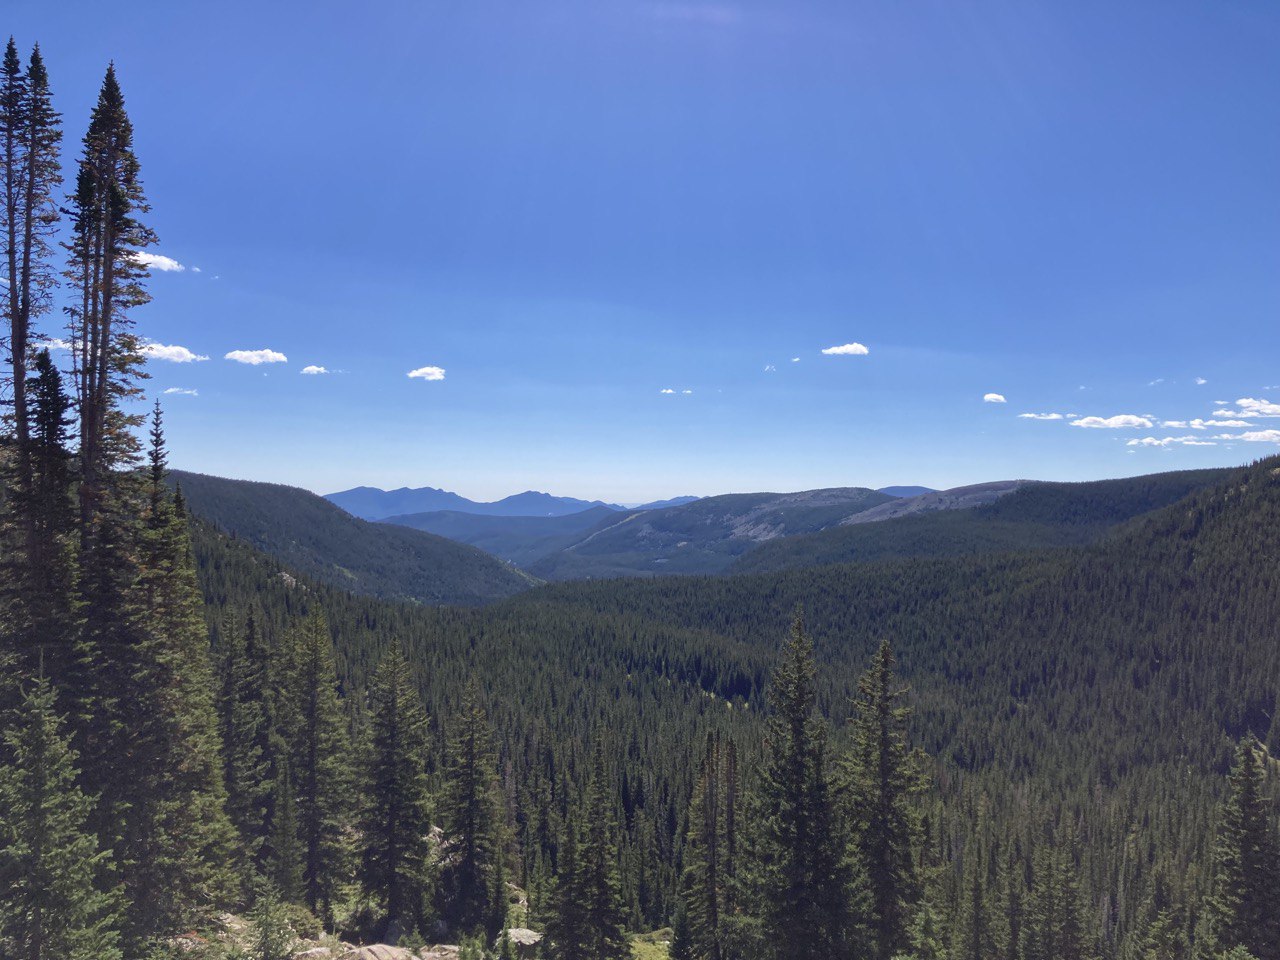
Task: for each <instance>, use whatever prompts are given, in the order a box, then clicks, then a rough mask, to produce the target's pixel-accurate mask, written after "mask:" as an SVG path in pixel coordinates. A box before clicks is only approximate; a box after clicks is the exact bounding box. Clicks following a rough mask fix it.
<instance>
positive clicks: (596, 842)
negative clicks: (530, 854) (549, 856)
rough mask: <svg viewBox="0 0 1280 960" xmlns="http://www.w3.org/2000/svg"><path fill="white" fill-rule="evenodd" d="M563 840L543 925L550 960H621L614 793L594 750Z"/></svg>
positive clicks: (626, 947) (622, 911)
mask: <svg viewBox="0 0 1280 960" xmlns="http://www.w3.org/2000/svg"><path fill="white" fill-rule="evenodd" d="M573 820H574V821H576V822H570V823H569V824H567V825H566V830H567V831H568V836H567V838H566V841H565V844H564V854H563V856H562V858H561V863H560V874H559V876H558V878H557V884H556V895H555V909H554V913H553V916H552V918H551V921H550V922H549V923H548V924H547V939H548V941H550V944H549V946H548V955H549V956H550V957H551V960H627V958H629V957H630V956H631V944H630V941H629V940H628V939H627V936H626V927H625V916H626V906H625V903H624V901H623V897H622V884H621V881H620V879H619V877H618V847H617V820H616V813H615V792H614V790H613V789H612V786H611V782H610V781H609V779H608V777H607V774H606V772H605V765H604V756H603V754H602V753H601V752H600V751H599V750H597V752H596V755H595V760H594V761H593V763H592V770H591V778H590V781H589V783H588V785H587V792H586V797H585V798H584V800H583V802H582V803H581V805H580V806H579V808H578V810H577V814H576V816H575V817H574V818H573Z"/></svg>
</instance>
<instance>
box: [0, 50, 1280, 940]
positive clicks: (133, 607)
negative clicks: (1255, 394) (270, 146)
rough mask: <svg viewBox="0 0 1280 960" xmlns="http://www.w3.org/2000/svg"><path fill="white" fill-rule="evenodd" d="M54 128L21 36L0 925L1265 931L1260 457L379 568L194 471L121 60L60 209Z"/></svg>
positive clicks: (1277, 551)
mask: <svg viewBox="0 0 1280 960" xmlns="http://www.w3.org/2000/svg"><path fill="white" fill-rule="evenodd" d="M60 124H61V120H60V117H59V116H58V115H57V113H56V112H55V111H54V110H53V108H52V95H51V93H50V85H49V78H48V76H47V74H46V71H45V69H44V65H43V62H42V60H41V58H40V55H39V51H38V49H36V50H34V51H33V52H32V54H31V55H30V56H29V57H28V58H27V59H26V60H25V62H24V60H23V58H22V57H20V55H19V53H18V50H17V47H16V45H15V44H14V43H13V42H12V41H11V42H10V43H9V45H8V47H7V49H6V53H5V57H4V66H3V76H2V77H0V150H2V151H3V158H2V160H3V178H4V182H3V190H2V191H0V192H2V193H3V197H2V201H3V211H4V217H3V224H0V226H2V227H3V230H2V231H0V244H2V245H3V248H4V249H3V256H4V264H5V269H6V270H7V279H8V281H9V282H8V283H7V284H6V285H5V287H4V289H3V306H4V308H5V317H6V337H5V346H6V349H7V357H6V381H7V383H6V386H7V393H6V399H7V400H8V403H9V405H8V408H7V410H6V421H5V433H4V437H3V444H2V446H0V469H2V470H3V493H4V496H3V503H2V505H0V506H2V509H3V514H2V516H0V538H3V554H2V560H3V563H2V565H0V604H2V606H0V668H2V669H0V730H3V737H0V954H2V955H4V956H10V955H13V956H17V957H24V958H28V960H39V958H45V957H55V956H57V957H63V956H66V957H86V958H87V957H103V958H108V960H109V958H112V957H117V956H123V957H129V958H132V957H141V956H148V955H156V956H160V955H163V954H164V953H165V952H166V951H169V950H171V949H175V948H173V947H172V941H171V938H172V937H173V936H174V935H175V934H177V933H179V932H181V931H183V930H186V929H189V928H201V927H203V926H205V925H207V924H208V923H209V920H210V917H211V916H212V914H214V913H215V912H217V911H220V910H226V909H231V910H236V911H245V912H250V913H252V915H253V916H255V917H256V918H258V920H257V922H258V927H259V930H260V934H261V936H260V946H261V949H260V953H262V955H263V956H264V957H265V956H267V955H271V954H272V951H274V950H275V949H276V947H275V946H272V944H275V943H276V937H275V934H273V932H272V931H273V930H276V928H277V927H278V926H279V924H280V923H281V922H288V923H293V924H295V925H297V926H304V925H309V924H310V925H314V926H316V927H317V928H318V927H324V928H327V929H331V930H338V931H340V932H341V933H343V934H344V935H346V936H349V937H353V938H360V939H366V940H372V939H383V940H392V941H401V942H406V943H414V942H421V941H425V940H443V939H462V938H464V937H477V938H479V939H480V940H481V941H482V942H484V943H485V944H492V943H494V942H495V938H497V941H498V942H499V943H501V942H502V940H501V931H503V930H504V929H505V928H506V927H507V926H508V925H509V924H511V923H512V922H517V921H518V922H520V923H522V924H526V925H532V926H535V927H537V928H538V929H540V930H543V931H545V933H546V935H547V937H546V941H545V943H544V952H545V953H546V954H547V955H548V956H550V957H552V958H556V960H587V958H591V960H600V958H614V957H624V956H626V955H627V953H628V951H629V949H630V946H629V944H628V939H627V935H628V932H629V931H637V930H642V929H651V928H654V927H660V926H664V925H666V924H667V923H671V924H672V925H673V927H674V932H673V934H672V938H673V943H672V945H671V950H672V953H673V955H675V956H678V957H683V958H697V960H707V958H711V960H737V958H747V957H770V956H773V957H778V958H779V960H781V958H782V957H809V958H827V957H848V958H850V960H854V958H858V960H896V958H904V957H907V958H911V957H914V958H919V960H926V958H941V957H946V958H950V960H960V958H966V960H968V958H978V957H983V958H986V957H999V958H1001V960H1048V958H1065V960H1073V958H1081V960H1083V958H1091V957H1107V958H1112V957H1114V958H1123V960H1130V958H1134V960H1137V958H1144V960H1145V958H1148V957H1152V958H1161V960H1170V958H1172V960H1192V958H1196V960H1200V958H1215V957H1219V956H1222V955H1230V956H1233V957H1242V956H1246V955H1247V956H1252V957H1254V958H1256V960H1272V958H1277V957H1280V909H1278V908H1277V904H1280V852H1278V847H1280V844H1278V842H1277V834H1276V822H1275V814H1276V796H1275V795H1276V790H1275V781H1276V768H1275V763H1274V761H1273V759H1272V754H1273V751H1274V750H1275V749H1277V748H1278V747H1280V742H1278V741H1280V721H1277V719H1276V714H1277V711H1276V706H1277V704H1276V695H1277V689H1280V646H1278V645H1277V644H1276V643H1275V640H1276V635H1275V630H1276V627H1275V624H1276V622H1277V615H1278V614H1280V578H1278V577H1277V576H1276V573H1275V565H1274V563H1272V562H1270V561H1272V560H1274V558H1275V557H1276V556H1277V555H1280V541H1278V538H1277V533H1278V531H1280V522H1278V521H1280V473H1278V470H1280V468H1278V467H1277V466H1276V462H1275V461H1265V462H1263V463H1261V464H1257V465H1254V466H1253V467H1251V468H1246V469H1243V470H1239V471H1233V472H1231V473H1229V474H1227V475H1226V476H1225V477H1224V478H1223V479H1222V481H1221V482H1219V483H1216V484H1212V485H1210V486H1207V487H1204V486H1197V485H1198V480H1197V482H1196V484H1193V486H1196V487H1197V492H1193V493H1192V494H1191V495H1190V496H1189V497H1187V498H1184V499H1183V500H1180V501H1179V502H1177V503H1176V504H1175V505H1174V506H1173V507H1171V508H1168V509H1165V510H1162V511H1157V512H1156V513H1153V514H1151V515H1150V516H1148V517H1145V518H1142V519H1139V520H1137V521H1134V522H1132V523H1131V524H1130V525H1129V526H1127V527H1126V528H1124V530H1123V531H1122V532H1120V533H1118V534H1116V535H1115V536H1113V537H1112V538H1111V539H1110V540H1108V541H1107V542H1105V543H1103V544H1101V545H1098V546H1095V547H1090V548H1088V549H1075V550H1060V551H1052V552H1041V553H1030V554H1016V555H1010V554H1000V555H985V556H979V557H965V558H952V559H915V560H905V561H904V560H899V561H894V562H887V563H883V564H859V565H853V566H836V567H828V568H823V569H817V570H800V571H788V572H784V573H780V574H770V575H757V576H740V577H732V578H721V579H713V578H687V579H669V580H662V581H647V582H629V581H624V582H616V583H603V584H577V585H567V586H561V587H555V588H546V589H542V590H538V591H535V592H533V593H531V594H529V595H527V596H522V597H518V598H515V599H512V600H509V601H507V602H505V603H503V604H500V605H498V606H496V607H494V608H492V609H488V610H463V609H448V608H441V609H432V608H424V607H420V606H414V605H410V604H397V603H390V602H387V601H382V600H376V599H371V598H368V597H359V596H355V595H352V594H349V593H345V592H343V591H341V590H339V589H337V588H336V587H334V586H331V585H325V584H323V583H318V582H313V581H310V580H308V579H307V578H305V577H301V576H297V575H295V573H293V572H291V571H288V570H285V569H283V568H282V567H280V566H279V565H278V564H276V563H274V562H273V561H271V560H269V559H267V558H265V557H264V556H262V555H261V554H259V553H257V552H256V551H255V550H253V549H252V548H251V547H250V546H249V545H247V544H245V543H243V542H242V541H237V540H235V539H233V538H228V537H226V536H224V535H222V534H221V533H219V532H218V531H217V530H216V529H214V528H213V527H211V526H209V525H208V524H206V523H204V522H202V521H200V520H199V519H198V518H193V517H191V516H189V511H188V509H187V505H186V502H185V499H184V497H183V495H182V492H181V489H180V488H179V489H176V490H174V489H171V488H170V487H169V486H168V484H167V483H166V473H167V462H166V461H167V457H166V454H165V444H164V431H163V424H162V420H161V415H160V411H159V409H158V408H157V409H156V410H154V411H153V413H152V416H151V420H150V424H149V431H148V430H147V423H146V418H145V417H144V415H143V407H142V405H141V402H140V401H141V388H140V382H141V381H142V379H143V378H144V373H143V369H142V367H143V355H142V350H141V340H140V339H139V338H138V336H137V335H136V334H135V333H134V328H133V316H134V312H135V311H136V310H137V309H138V308H139V307H141V306H143V305H144V304H145V303H146V301H147V295H146V291H145V279H146V278H145V270H144V269H143V268H142V265H141V261H140V260H139V258H138V256H137V254H138V253H139V251H141V250H144V249H145V248H146V247H147V246H148V245H150V244H151V243H153V242H154V240H155V238H154V236H153V234H152V233H151V231H150V230H149V228H148V227H147V226H146V224H145V222H144V217H145V215H146V213H147V209H148V208H147V201H146V198H145V196H144V194H143V191H142V187H141V178H140V168H139V163H138V160H137V158H136V157H135V156H134V152H133V148H132V127H131V124H130V121H129V117H128V116H127V113H126V111H125V106H124V98H123V95H122V93H121V90H120V86H119V84H118V82H117V78H116V75H115V72H114V69H108V71H107V74H106V76H105V78H104V81H103V84H102V87H101V90H100V94H99V98H98V101H97V104H96V106H95V108H94V110H93V113H92V116H91V117H90V121H89V125H88V132H87V133H86V135H85V137H84V139H83V141H82V146H81V151H80V153H79V155H78V157H77V160H76V164H75V169H76V175H75V178H74V183H73V186H72V189H71V191H70V193H69V195H67V196H66V197H65V198H63V197H62V196H61V193H60V191H61V181H60V169H61V166H60V163H61V161H60V154H59V150H60V147H61V137H60V130H61V126H60ZM64 204H65V207H66V210H67V211H68V212H67V214H66V216H65V219H64V218H63V216H62V215H61V214H60V208H61V207H62V206H63V205H64ZM59 241H60V247H61V249H62V251H63V254H65V256H63V257H62V258H61V262H60V263H61V266H62V267H63V268H64V269H62V270H61V271H60V270H59V263H58V262H55V261H57V260H58V254H57V253H56V251H57V250H58V249H59ZM59 275H61V276H62V278H63V281H64V282H63V285H62V286H61V287H58V285H57V278H58V277H59ZM59 297H61V298H62V299H63V300H65V305H64V306H65V315H66V317H67V321H68V325H67V327H66V330H65V344H66V345H67V346H68V348H69V350H68V355H69V362H70V369H69V372H68V373H69V375H68V376H65V377H64V373H63V372H62V371H60V370H59V369H58V366H57V364H56V363H55V362H54V357H53V355H52V354H51V353H50V351H49V349H48V346H50V344H49V343H48V342H47V341H48V340H51V339H52V334H51V329H52V328H51V327H49V325H48V324H47V319H46V318H47V315H48V314H49V313H50V312H51V311H52V309H53V307H54V305H55V303H57V302H58V299H59ZM42 324H43V325H44V326H45V327H49V328H48V329H42ZM144 437H146V439H148V440H149V443H147V444H144V443H143V438H144ZM1157 487H1158V489H1157V490H1156V493H1159V492H1160V491H1166V490H1167V489H1168V485H1167V484H1163V485H1157ZM1152 495H1154V494H1152ZM1005 509H1012V508H1005ZM1090 515H1091V516H1092V513H1091V514H1090ZM1260 560H1261V562H1260ZM796 607H801V608H802V609H804V610H805V611H806V616H807V621H806V620H805V619H802V618H800V617H798V616H797V617H795V618H794V621H793V622H792V624H791V630H790V637H789V639H788V640H787V641H786V642H785V643H784V644H783V646H782V649H781V652H780V653H779V651H778V649H777V647H778V638H780V637H783V636H786V635H787V623H786V619H785V618H786V617H787V616H788V613H787V611H789V610H792V609H795V608H796ZM886 638H893V644H892V646H891V645H890V644H889V643H888V642H886ZM899 660H900V661H901V663H899ZM900 678H901V679H900ZM908 680H909V681H910V687H908V684H907V681H908ZM281 916H283V917H284V918H285V919H284V921H281V920H280V919H279V918H280V917H281ZM1231 951H1234V953H1231Z"/></svg>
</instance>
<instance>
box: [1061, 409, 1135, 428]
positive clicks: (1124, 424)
mask: <svg viewBox="0 0 1280 960" xmlns="http://www.w3.org/2000/svg"><path fill="white" fill-rule="evenodd" d="M1071 425H1072V426H1073V427H1088V428H1092V429H1095V430H1129V429H1133V430H1137V429H1141V428H1144V427H1150V426H1152V423H1151V421H1150V420H1148V419H1147V418H1146V417H1139V416H1137V415H1136V414H1132V413H1118V414H1116V415H1115V416H1114V417H1081V418H1080V419H1079V420H1072V421H1071Z"/></svg>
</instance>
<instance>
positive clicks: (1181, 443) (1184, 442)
mask: <svg viewBox="0 0 1280 960" xmlns="http://www.w3.org/2000/svg"><path fill="white" fill-rule="evenodd" d="M1125 446H1127V447H1172V446H1178V447H1216V446H1217V444H1216V443H1215V442H1214V441H1212V440H1206V439H1204V438H1203V437H1196V436H1190V437H1162V438H1160V439H1156V438H1155V437H1143V438H1142V439H1140V440H1129V441H1126V443H1125Z"/></svg>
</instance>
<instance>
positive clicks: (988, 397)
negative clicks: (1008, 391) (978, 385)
mask: <svg viewBox="0 0 1280 960" xmlns="http://www.w3.org/2000/svg"><path fill="white" fill-rule="evenodd" d="M982 402H983V403H1007V402H1008V401H1007V400H1005V398H1004V394H1003V393H984V394H983V395H982Z"/></svg>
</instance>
